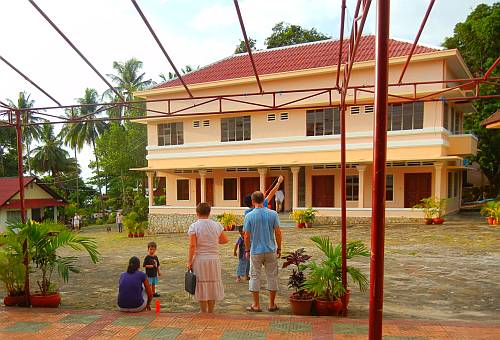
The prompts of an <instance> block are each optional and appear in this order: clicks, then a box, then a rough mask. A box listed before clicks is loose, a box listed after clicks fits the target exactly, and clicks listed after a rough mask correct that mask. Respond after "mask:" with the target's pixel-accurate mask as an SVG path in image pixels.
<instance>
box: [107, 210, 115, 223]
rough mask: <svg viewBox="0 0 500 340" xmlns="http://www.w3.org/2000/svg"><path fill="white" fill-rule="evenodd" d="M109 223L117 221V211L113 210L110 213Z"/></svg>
mask: <svg viewBox="0 0 500 340" xmlns="http://www.w3.org/2000/svg"><path fill="white" fill-rule="evenodd" d="M107 222H108V224H113V223H115V222H116V213H114V212H112V213H111V214H109V215H108V221H107Z"/></svg>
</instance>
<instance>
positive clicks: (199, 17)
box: [0, 0, 494, 178]
mask: <svg viewBox="0 0 500 340" xmlns="http://www.w3.org/2000/svg"><path fill="white" fill-rule="evenodd" d="M137 2H138V3H139V6H140V7H141V9H142V11H143V12H144V14H145V15H146V17H147V18H148V20H149V22H150V23H151V25H152V26H153V28H154V29H155V31H156V33H157V35H158V36H159V38H160V40H161V41H162V43H163V45H164V47H165V49H166V50H167V52H168V53H169V55H170V57H171V58H172V60H173V62H174V63H175V65H176V66H177V67H178V68H182V67H184V66H185V65H193V66H198V65H200V66H203V65H206V64H209V63H212V62H214V61H216V60H219V59H221V58H224V57H227V56H229V55H231V54H232V53H233V52H234V49H235V46H236V45H238V44H239V40H240V39H242V34H241V30H240V27H239V24H238V19H237V16H236V11H235V8H234V4H233V1H232V0H138V1H137ZM355 2H356V1H355V0H347V7H348V15H347V17H348V18H347V20H348V21H347V23H348V26H350V24H351V22H352V15H353V13H354V6H355ZM36 3H37V4H38V6H39V7H40V8H41V9H42V10H44V11H45V13H46V14H47V15H48V16H49V17H50V18H51V19H52V20H53V21H54V23H55V24H56V25H57V26H59V28H60V29H61V30H62V31H63V32H64V33H65V34H66V35H67V36H68V37H69V39H70V40H72V41H73V43H74V44H75V45H76V46H77V47H78V48H79V49H80V51H82V53H83V54H84V55H85V56H86V57H87V58H88V59H89V60H90V61H91V62H92V63H93V64H94V66H95V67H96V68H97V69H98V70H99V71H100V72H101V73H102V74H109V73H113V69H112V63H113V61H125V60H127V59H130V58H132V57H135V58H137V59H139V60H141V61H142V62H143V63H144V68H143V70H144V72H146V77H147V78H146V79H149V78H151V79H153V80H156V81H159V77H158V75H159V74H160V73H168V72H169V71H172V70H171V68H170V66H169V64H168V62H167V60H166V59H165V57H164V56H163V54H162V53H161V51H160V49H159V48H158V46H157V45H156V43H155V41H154V40H153V38H152V36H151V35H150V33H149V31H148V30H147V28H146V26H145V25H144V23H143V21H142V19H141V18H140V17H139V15H138V13H137V12H136V10H135V8H134V6H133V4H132V2H131V1H128V0H36ZM340 3H341V0H240V1H239V4H240V8H241V11H242V15H243V20H244V22H245V27H246V30H247V34H248V35H249V36H250V37H252V38H254V39H256V40H257V48H264V40H265V38H266V37H267V36H269V35H270V33H271V29H272V27H273V26H274V25H275V24H276V23H278V22H280V21H284V22H287V23H291V24H297V25H301V26H303V27H305V28H312V27H315V28H316V29H317V30H318V31H320V32H323V33H325V34H327V35H331V36H333V37H334V38H338V36H339V22H340ZM375 3H376V0H373V1H372V7H371V9H370V14H369V17H368V21H367V25H366V26H365V30H364V34H373V33H374V31H375ZM428 3H429V0H393V1H392V2H391V23H390V27H391V33H390V35H391V38H399V39H405V40H410V41H413V40H414V38H415V35H416V33H417V30H418V27H419V26H420V22H421V20H422V18H423V16H424V14H425V10H426V8H427V5H428ZM480 3H486V4H489V5H491V4H493V3H494V0H491V1H489V0H488V1H487V0H483V1H478V0H437V1H436V3H435V4H434V8H433V10H432V12H431V15H430V17H429V20H428V22H427V25H426V27H425V29H424V31H423V33H422V36H421V38H420V41H419V43H420V44H425V45H431V46H439V45H440V44H441V43H442V42H443V40H444V38H445V37H447V36H450V35H452V34H453V28H454V26H455V24H456V23H458V22H462V21H464V20H465V19H466V17H467V15H468V14H469V13H470V12H471V10H472V9H474V8H475V7H476V6H477V5H478V4H480ZM0 46H1V47H0V55H2V56H3V57H4V58H5V59H7V60H8V61H10V62H11V63H12V64H13V65H14V66H16V67H17V68H18V69H20V70H21V71H22V72H24V73H25V74H26V75H28V76H29V77H30V78H31V79H32V80H33V81H35V82H36V83H38V85H40V86H41V87H42V88H43V89H44V90H45V91H47V92H48V93H49V94H51V95H52V96H53V97H55V99H57V100H58V101H60V102H61V103H63V104H74V103H75V102H76V100H75V99H76V98H78V97H82V96H83V93H84V90H85V88H86V87H91V88H95V89H97V91H98V92H99V93H100V94H101V93H103V92H104V91H105V90H106V89H107V87H106V85H105V83H104V82H103V81H102V80H101V79H99V78H98V76H97V75H96V74H95V73H94V72H93V71H92V70H91V69H90V68H89V67H88V66H87V65H86V64H85V63H84V62H83V60H82V59H80V57H79V56H78V55H77V54H76V53H75V52H74V51H73V50H72V49H71V48H70V47H69V45H68V44H67V43H66V42H65V41H64V40H63V39H62V38H61V37H60V36H59V35H58V34H57V33H56V32H55V30H54V29H53V28H52V27H51V26H50V25H49V24H48V23H47V22H46V21H45V19H43V17H42V16H41V15H40V14H39V13H38V12H37V11H36V10H35V8H34V7H33V6H32V5H31V4H30V3H29V2H28V1H26V0H16V1H14V0H0ZM20 91H27V92H28V93H31V99H34V100H35V106H37V107H40V106H49V105H50V106H52V105H53V102H51V100H50V99H48V98H47V97H45V95H44V94H43V93H41V92H39V91H38V90H37V89H36V88H34V87H33V86H32V85H31V84H29V83H28V82H26V80H24V79H23V78H21V77H20V76H19V75H18V74H17V73H15V72H14V71H13V70H11V69H10V68H9V67H8V66H7V65H5V64H4V63H1V62H0V100H2V101H5V100H6V99H7V98H9V99H12V100H13V101H15V99H16V98H17V96H18V93H19V92H20ZM51 111H52V110H51ZM50 113H51V114H58V115H62V114H63V112H62V111H60V110H55V111H53V112H50ZM58 129H59V128H57V129H56V130H58ZM70 154H71V155H72V154H73V153H72V152H71V153H70ZM78 157H79V162H80V166H81V168H82V175H83V176H84V177H86V178H87V177H89V176H90V175H91V171H90V169H89V168H88V163H89V161H90V160H92V159H93V158H94V155H93V152H92V150H91V148H85V149H84V150H83V151H82V152H81V153H80V154H79V155H78Z"/></svg>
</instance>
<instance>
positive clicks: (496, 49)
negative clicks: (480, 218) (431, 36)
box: [443, 2, 500, 193]
mask: <svg viewBox="0 0 500 340" xmlns="http://www.w3.org/2000/svg"><path fill="white" fill-rule="evenodd" d="M499 41H500V2H496V3H494V4H493V5H491V6H488V5H486V4H481V5H478V6H477V7H476V8H475V9H474V10H473V11H472V12H471V13H470V14H469V16H468V17H467V19H466V20H465V21H464V22H460V23H458V24H456V25H455V29H454V31H453V36H451V37H448V38H446V39H445V41H444V43H443V46H444V47H446V48H457V49H458V50H459V51H460V54H461V55H462V56H463V57H464V59H465V62H466V64H467V66H468V67H469V69H470V70H471V72H472V74H473V75H474V76H475V77H482V76H483V75H484V73H485V72H486V71H487V70H488V69H489V68H490V66H491V65H493V63H494V62H495V59H496V58H497V57H498V56H499V55H500V44H499V43H498V42H499ZM499 75H500V71H499V67H497V68H496V69H495V70H494V71H493V73H492V74H491V77H498V76H499ZM480 91H481V94H488V95H493V94H499V93H500V89H499V87H498V86H494V85H488V84H482V85H481V86H480ZM474 106H475V109H476V110H475V111H474V112H472V113H470V114H469V115H466V116H465V120H464V127H465V129H467V130H469V131H472V132H473V133H474V134H475V135H476V136H477V137H478V151H477V155H476V156H474V157H471V160H472V161H476V162H477V163H478V164H479V166H480V167H481V170H482V171H483V173H484V174H485V175H486V177H487V178H488V180H489V182H490V184H491V185H492V186H493V190H494V191H495V192H496V193H498V192H499V190H500V131H499V130H498V129H485V128H484V127H483V126H482V125H481V122H482V121H483V120H484V119H485V118H487V117H488V116H489V115H491V114H492V113H494V112H496V111H497V110H498V109H500V101H499V100H498V99H481V100H477V101H475V102H474Z"/></svg>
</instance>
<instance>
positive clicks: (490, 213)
mask: <svg viewBox="0 0 500 340" xmlns="http://www.w3.org/2000/svg"><path fill="white" fill-rule="evenodd" d="M481 215H483V216H486V217H494V218H495V219H500V201H490V202H487V203H486V204H485V205H484V206H483V207H481Z"/></svg>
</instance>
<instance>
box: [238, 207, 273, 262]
mask: <svg viewBox="0 0 500 340" xmlns="http://www.w3.org/2000/svg"><path fill="white" fill-rule="evenodd" d="M279 225H280V220H279V217H278V213H276V211H274V210H271V209H268V208H256V209H254V210H252V212H250V213H248V214H247V215H246V216H245V222H244V225H243V231H245V232H249V233H250V254H251V255H257V254H263V253H274V252H275V251H276V241H275V239H274V229H275V228H276V227H279Z"/></svg>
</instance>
